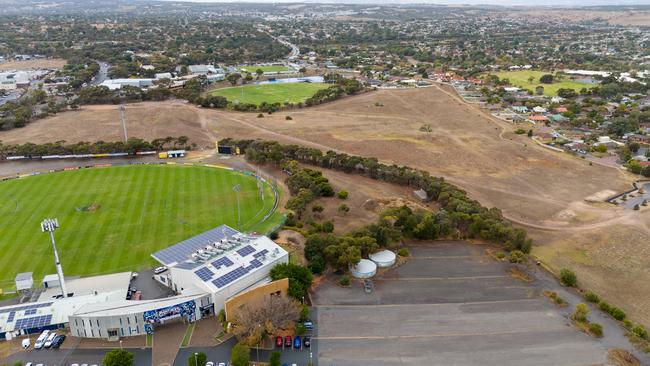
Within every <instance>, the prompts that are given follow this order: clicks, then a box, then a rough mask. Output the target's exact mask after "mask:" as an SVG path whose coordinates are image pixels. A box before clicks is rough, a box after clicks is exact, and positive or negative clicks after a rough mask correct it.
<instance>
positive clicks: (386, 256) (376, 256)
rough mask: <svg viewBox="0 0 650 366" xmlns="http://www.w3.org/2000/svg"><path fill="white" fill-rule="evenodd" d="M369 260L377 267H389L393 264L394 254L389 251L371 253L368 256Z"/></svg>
mask: <svg viewBox="0 0 650 366" xmlns="http://www.w3.org/2000/svg"><path fill="white" fill-rule="evenodd" d="M368 257H369V258H370V260H372V261H373V262H375V263H376V264H377V267H380V268H384V267H390V266H392V265H393V264H395V258H396V256H395V253H393V252H391V251H390V250H386V249H385V250H382V251H379V252H377V253H372V254H370V255H369V256H368Z"/></svg>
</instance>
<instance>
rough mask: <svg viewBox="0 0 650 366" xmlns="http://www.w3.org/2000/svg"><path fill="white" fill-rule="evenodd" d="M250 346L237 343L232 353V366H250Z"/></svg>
mask: <svg viewBox="0 0 650 366" xmlns="http://www.w3.org/2000/svg"><path fill="white" fill-rule="evenodd" d="M250 352H251V351H250V348H248V346H246V345H245V344H241V343H237V344H236V345H235V346H234V347H233V348H232V351H231V353H230V362H231V364H232V366H248V362H249V361H250Z"/></svg>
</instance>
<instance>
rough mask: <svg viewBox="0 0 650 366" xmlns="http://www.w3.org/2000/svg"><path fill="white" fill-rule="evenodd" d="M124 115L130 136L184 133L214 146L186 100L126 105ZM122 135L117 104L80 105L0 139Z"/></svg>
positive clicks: (91, 138)
mask: <svg viewBox="0 0 650 366" xmlns="http://www.w3.org/2000/svg"><path fill="white" fill-rule="evenodd" d="M125 115H126V125H127V134H128V136H129V137H137V138H142V139H145V140H152V139H155V138H164V137H167V136H172V137H178V136H181V135H185V136H187V137H189V140H190V142H193V143H196V144H197V145H199V146H201V147H214V142H213V140H212V139H211V138H209V132H208V130H207V128H206V127H205V126H204V125H202V124H201V121H200V119H199V117H198V116H199V114H198V112H197V110H196V108H194V107H192V106H189V105H187V104H186V103H180V102H178V103H174V102H171V103H165V104H163V103H135V104H128V105H127V106H126V113H125ZM123 138H124V133H123V130H122V123H121V120H120V111H119V106H117V105H91V106H83V107H82V108H81V109H79V110H78V111H68V112H62V113H59V114H57V115H55V116H52V117H49V118H46V119H44V120H39V121H35V122H33V123H30V124H28V125H27V126H26V127H24V128H20V129H14V130H9V131H3V132H0V141H2V142H3V143H6V144H22V143H26V142H33V143H46V142H56V141H61V140H64V141H66V142H68V143H74V142H79V141H89V142H94V141H99V140H103V141H119V140H122V139H123Z"/></svg>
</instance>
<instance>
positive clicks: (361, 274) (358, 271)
mask: <svg viewBox="0 0 650 366" xmlns="http://www.w3.org/2000/svg"><path fill="white" fill-rule="evenodd" d="M350 273H351V274H352V276H353V277H355V278H370V277H372V276H374V275H375V274H376V273H377V265H376V264H375V262H373V261H371V260H368V259H362V260H360V261H359V263H357V264H356V265H350Z"/></svg>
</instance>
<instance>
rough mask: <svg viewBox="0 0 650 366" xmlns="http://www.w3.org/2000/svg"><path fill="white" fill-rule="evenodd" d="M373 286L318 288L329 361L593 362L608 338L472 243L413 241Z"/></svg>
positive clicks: (324, 354) (324, 356) (323, 351)
mask: <svg viewBox="0 0 650 366" xmlns="http://www.w3.org/2000/svg"><path fill="white" fill-rule="evenodd" d="M410 250H411V255H412V256H411V258H410V259H409V261H408V262H407V263H406V264H404V265H402V266H400V267H397V268H394V269H391V270H388V271H386V272H385V273H383V274H378V275H377V276H376V277H375V278H374V279H373V282H374V290H373V292H372V293H370V294H368V293H366V292H364V290H363V284H362V283H361V282H360V281H356V282H354V283H353V286H352V287H351V288H342V287H340V286H338V285H337V284H336V278H329V279H328V280H327V281H326V282H325V283H324V284H322V285H321V286H320V287H319V288H318V291H317V292H316V294H315V296H314V302H315V304H316V306H317V308H318V323H319V332H318V343H319V354H318V359H319V363H320V364H321V365H337V366H343V365H376V366H382V365H484V364H489V365H587V364H598V363H604V362H605V360H606V354H607V352H606V349H605V347H604V346H603V344H602V343H600V342H599V341H598V340H596V339H594V338H591V337H590V336H588V335H586V334H584V333H581V332H579V331H578V330H576V329H575V328H574V327H573V326H571V325H570V321H569V320H568V319H567V317H566V315H565V313H564V312H562V311H559V309H558V308H557V307H556V306H555V305H553V304H551V302H550V301H548V299H546V298H545V297H543V295H542V291H543V290H544V288H542V285H541V284H540V283H537V281H533V282H532V283H527V282H523V281H521V280H517V279H514V278H512V277H511V276H510V275H509V274H508V273H507V270H508V269H509V268H510V266H511V265H510V264H508V263H502V262H497V261H495V260H494V259H492V258H491V257H489V256H487V255H486V254H485V253H484V248H483V247H481V246H478V245H471V244H467V243H464V242H434V243H430V244H422V245H417V246H413V247H411V248H410Z"/></svg>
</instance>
